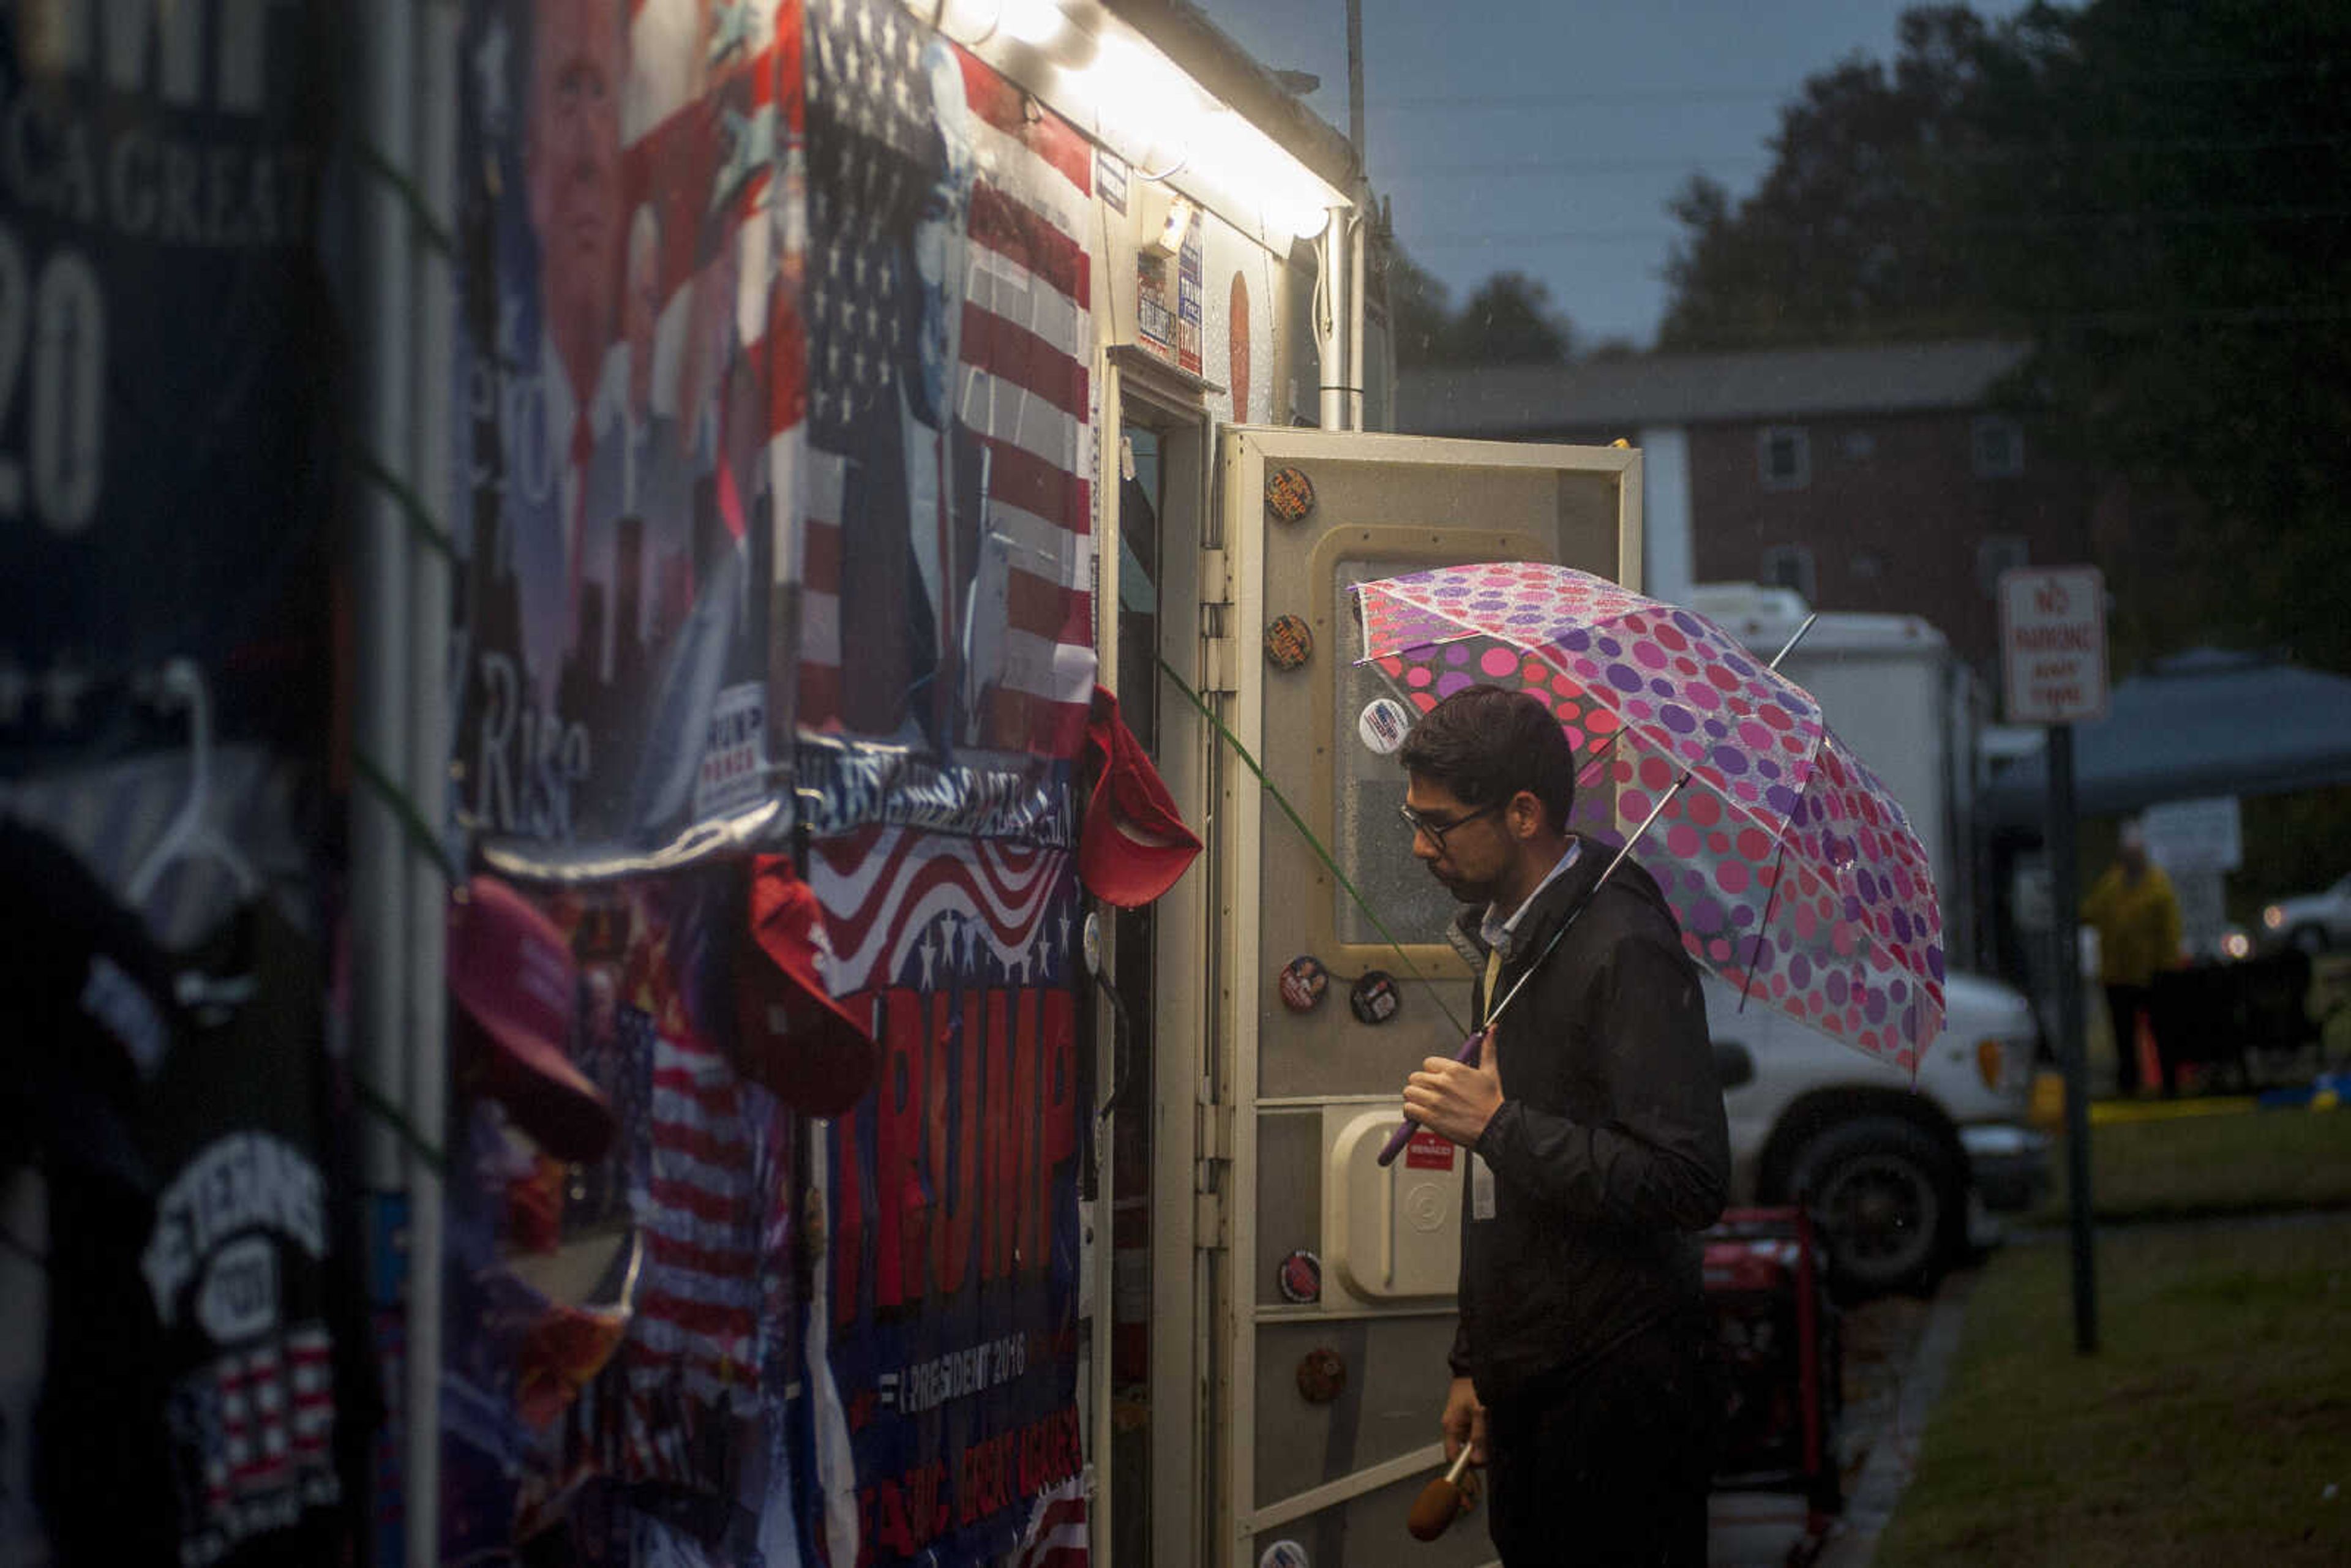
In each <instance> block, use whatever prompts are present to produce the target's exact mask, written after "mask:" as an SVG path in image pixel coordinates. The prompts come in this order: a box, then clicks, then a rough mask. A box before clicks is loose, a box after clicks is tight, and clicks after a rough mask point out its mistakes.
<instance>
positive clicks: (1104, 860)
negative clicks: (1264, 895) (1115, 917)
mask: <svg viewBox="0 0 2351 1568" xmlns="http://www.w3.org/2000/svg"><path fill="white" fill-rule="evenodd" d="M1086 744H1087V747H1088V748H1089V749H1088V756H1089V758H1090V759H1091V760H1092V764H1093V766H1094V768H1095V769H1096V773H1095V778H1094V789H1093V794H1092V798H1091V799H1089V800H1087V802H1086V814H1085V826H1084V829H1083V831H1082V833H1081V837H1080V838H1079V841H1078V874H1079V875H1080V876H1081V877H1082V878H1083V879H1084V881H1085V884H1086V891H1087V892H1089V893H1091V894H1093V895H1094V896H1095V897H1097V898H1100V899H1102V900H1103V901H1104V902H1105V903H1109V904H1117V905H1119V906H1120V907H1122V908H1126V909H1133V908H1136V907H1138V906H1140V905H1142V904H1149V903H1151V902H1152V901H1153V900H1154V899H1156V898H1158V897H1159V896H1160V895H1161V894H1165V892H1166V891H1167V890H1168V889H1169V888H1171V887H1173V886H1175V882H1176V879H1177V878H1179V877H1181V876H1182V875H1183V874H1184V873H1185V871H1186V868H1188V867H1189V866H1190V865H1191V863H1192V861H1193V859H1194V857H1196V855H1198V854H1199V852H1200V838H1199V835H1198V834H1196V833H1195V832H1194V831H1192V830H1191V829H1190V828H1188V827H1186V825H1185V822H1184V819H1183V817H1182V815H1181V814H1180V813H1178V812H1177V810H1175V797H1174V796H1172V795H1170V794H1169V793H1168V792H1167V786H1166V784H1165V782H1164V781H1162V780H1161V779H1160V777H1159V770H1158V769H1157V768H1154V767H1153V766H1152V765H1151V758H1150V756H1149V754H1147V753H1146V752H1145V751H1144V749H1143V744H1142V742H1140V741H1138V740H1136V739H1135V738H1134V732H1133V731H1131V730H1129V729H1128V728H1127V727H1126V723H1125V721H1124V720H1123V719H1121V718H1120V717H1119V715H1118V698H1117V697H1115V696H1113V695H1112V694H1111V693H1110V692H1108V691H1106V690H1104V689H1103V688H1102V687H1100V686H1096V687H1095V688H1094V711H1093V716H1092V719H1091V720H1089V721H1088V723H1087V726H1086Z"/></svg>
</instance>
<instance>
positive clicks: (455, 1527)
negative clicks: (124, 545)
mask: <svg viewBox="0 0 2351 1568" xmlns="http://www.w3.org/2000/svg"><path fill="white" fill-rule="evenodd" d="M744 874H745V873H744V869H743V868H741V867H739V866H732V865H725V864H717V865H711V866H707V867H705V868H702V869H699V870H695V871H690V872H681V873H671V874H668V875H664V876H659V877H641V878H631V879H626V880H622V881H617V882H611V883H598V884H595V885H592V886H587V887H573V888H557V889H533V890H531V891H530V893H529V895H528V900H527V904H526V908H527V910H528V923H529V924H530V925H531V927H532V929H531V933H530V936H531V946H533V947H534V948H538V947H541V946H544V947H549V948H553V949H556V950H558V951H559V952H560V954H561V955H562V960H556V959H555V958H554V957H553V956H552V955H551V954H550V955H549V956H548V957H547V958H546V959H543V960H534V961H533V962H532V963H530V964H527V965H524V966H518V967H517V968H516V969H515V970H514V971H513V972H512V976H511V978H510V981H509V983H510V984H512V985H514V986H515V987H516V988H518V989H528V988H531V986H532V984H533V980H532V977H533V976H534V975H535V974H538V973H539V972H541V970H542V969H543V968H547V967H551V966H552V965H553V964H554V963H556V962H559V961H568V963H569V967H570V968H571V973H572V979H571V982H570V984H569V986H568V987H566V988H562V994H563V995H564V996H565V997H567V998H572V1002H571V1005H570V1006H568V1007H566V1008H564V1009H561V1011H560V1012H559V1014H557V1015H552V1016H549V1017H548V1018H546V1019H543V1020H542V1021H543V1022H545V1023H546V1024H547V1025H548V1026H549V1029H550V1030H551V1031H553V1040H555V1041H559V1042H561V1045H560V1047H559V1049H560V1050H561V1051H564V1052H565V1055H566V1060H565V1067H566V1068H567V1070H568V1071H569V1072H570V1073H573V1074H576V1075H577V1076H578V1077H579V1078H580V1081H581V1082H583V1083H585V1084H586V1085H587V1086H588V1087H590V1089H592V1091H593V1092H594V1093H595V1095H596V1096H597V1097H598V1103H600V1104H601V1106H603V1107H604V1108H605V1111H606V1114H607V1115H608V1116H609V1118H610V1120H611V1128H612V1132H611V1136H610V1137H609V1138H608V1139H607V1140H605V1142H604V1144H603V1145H602V1146H601V1148H598V1147H594V1146H591V1145H586V1144H582V1143H579V1142H574V1141H571V1140H569V1139H567V1140H566V1141H565V1142H564V1143H563V1145H561V1146H560V1147H556V1146H550V1145H549V1143H548V1142H547V1141H546V1140H547V1137H548V1135H549V1134H550V1133H557V1132H560V1131H565V1130H567V1129H564V1128H561V1127H559V1126H557V1125H551V1124H549V1123H548V1122H546V1121H545V1120H544V1119H543V1118H542V1117H539V1116H537V1115H535V1114H534V1113H532V1112H531V1110H530V1109H529V1108H528V1102H529V1101H530V1100H532V1099H533V1098H537V1099H540V1100H543V1099H545V1098H547V1095H546V1094H545V1093H544V1092H540V1093H538V1094H536V1095H529V1094H517V1093H513V1092H506V1091H505V1090H504V1089H502V1088H501V1086H500V1080H499V1079H498V1078H497V1077H496V1076H495V1075H493V1074H490V1073H487V1072H483V1071H468V1069H467V1067H466V1064H465V1056H464V1055H463V1054H462V1053H461V1054H460V1056H459V1059H458V1062H457V1075H456V1079H455V1088H456V1091H457V1092H456V1096H455V1102H454V1104H453V1115H452V1123H451V1124H452V1128H453V1135H454V1136H455V1139H456V1141H457V1147H456V1149H455V1159H453V1161H452V1166H451V1176H450V1180H449V1185H448V1193H449V1198H448V1202H449V1213H450V1218H449V1220H448V1225H447V1235H448V1248H449V1257H450V1263H451V1267H450V1268H449V1270H448V1271H447V1278H448V1287H447V1288H448V1291H449V1299H448V1306H447V1311H446V1314H445V1316H446V1321H447V1322H448V1325H449V1329H448V1334H449V1340H448V1345H447V1355H446V1363H445V1365H444V1375H443V1390H444V1392H443V1410H442V1418H443V1428H444V1455H445V1456H446V1458H445V1462H444V1505H445V1506H444V1511H443V1514H442V1519H441V1534H440V1545H441V1551H442V1555H443V1557H444V1560H447V1561H457V1560H461V1559H463V1558H465V1557H467V1556H469V1555H472V1554H475V1553H488V1552H498V1551H504V1550H507V1549H509V1548H510V1546H511V1543H512V1542H516V1541H518V1540H522V1539H525V1538H527V1537H533V1536H539V1535H543V1534H545V1533H546V1532H549V1531H559V1532H561V1533H562V1534H563V1535H564V1536H566V1537H568V1538H569V1540H570V1541H572V1542H574V1543H575V1545H576V1546H577V1548H578V1549H579V1550H580V1552H581V1554H582V1555H583V1556H589V1557H591V1559H593V1560H611V1561H619V1562H631V1561H636V1560H638V1559H637V1558H636V1557H634V1556H632V1555H630V1553H631V1552H632V1551H633V1550H634V1549H632V1548H631V1547H629V1545H628V1542H630V1541H632V1540H634V1539H637V1538H639V1537H642V1536H643V1533H644V1531H646V1530H647V1529H648V1528H651V1527H652V1526H653V1524H654V1523H656V1522H658V1523H659V1524H660V1526H661V1528H663V1529H664V1530H667V1531H674V1532H677V1533H678V1535H679V1536H680V1539H681V1542H682V1545H681V1549H682V1550H684V1549H685V1548H686V1546H687V1545H690V1546H691V1551H692V1554H696V1555H698V1554H699V1553H701V1552H707V1551H709V1550H711V1549H713V1548H715V1547H716V1545H717V1544H718V1542H720V1541H721V1540H722V1539H723V1538H724V1537H725V1535H726V1532H727V1531H730V1530H734V1529H737V1528H741V1527H742V1526H741V1525H739V1524H738V1523H737V1522H736V1521H737V1520H738V1519H741V1518H758V1517H759V1516H760V1515H762V1514H764V1513H768V1512H769V1511H779V1512H780V1514H781V1515H782V1516H783V1517H786V1518H789V1507H790V1503H789V1486H783V1485H778V1484H777V1483H775V1482H770V1483H769V1485H768V1488H767V1489H766V1490H760V1489H758V1488H753V1489H750V1490H745V1482H744V1473H745V1472H744V1463H743V1461H744V1458H745V1456H747V1455H748V1454H753V1453H759V1454H773V1455H781V1454H782V1453H784V1452H785V1451H786V1449H787V1448H788V1431H789V1425H790V1421H789V1411H788V1403H789V1398H790V1390H791V1388H792V1386H793V1385H795V1384H796V1383H797V1382H798V1381H799V1376H800V1374H799V1369H798V1357H799V1347H800V1338H799V1304H800V1297H799V1292H798V1291H797V1289H796V1287H795V1285H794V1283H793V1281H795V1280H796V1279H798V1278H799V1270H798V1267H797V1262H796V1257H795V1253H796V1249H797V1246H798V1232H799V1203H800V1197H799V1191H800V1189H799V1184H798V1182H797V1181H796V1179H795V1177H794V1176H793V1172H794V1171H795V1169H796V1153H795V1151H796V1146H797V1145H796V1137H797V1133H796V1126H797V1123H796V1120H795V1118H794V1117H793V1115H792V1114H791V1113H790V1111H789V1108H788V1107H787V1106H786V1105H785V1103H783V1101H782V1100H781V1099H779V1098H778V1095H776V1094H775V1093H773V1092H770V1091H769V1090H768V1088H767V1087H766V1086H764V1085H763V1084H762V1083H760V1082H757V1081H755V1080H754V1079H753V1078H752V1077H751V1076H750V1075H749V1074H748V1073H747V1071H744V1069H743V1066H742V1063H744V1062H745V1061H747V1060H748V1059H749V1058H751V1057H754V1056H757V1055H758V1054H759V1051H758V1050H753V1051H747V1050H746V1045H745V1042H744V1041H743V1040H740V1039H739V1038H737V1027H738V1018H737V1012H736V1009H735V1008H734V1006H733V1005H732V1002H731V1000H730V998H734V997H737V996H740V995H741V994H742V993H743V991H744V990H745V989H746V988H747V977H746V976H745V974H744V970H745V968H746V967H747V966H748V965H749V964H750V963H752V962H753V961H754V960H755V959H758V961H761V962H765V961H767V960H766V959H765V958H764V957H763V956H762V955H761V953H760V951H759V949H758V948H756V947H754V946H752V945H751V944H748V943H746V942H745V941H743V940H742V931H743V921H744V915H745V908H746V894H745V890H744V886H743V879H744ZM481 880H482V879H476V890H475V895H474V902H475V903H476V904H479V903H481V902H484V901H483V900H482V898H481V894H480V892H479V890H478V889H479V883H480V881H481ZM511 918H513V919H514V921H515V923H516V924H517V925H522V924H524V923H525V916H524V915H519V914H517V915H514V916H512V917H511ZM465 967H468V966H466V965H465V963H463V962H461V960H460V957H459V956H458V955H456V954H455V953H453V958H452V966H451V973H452V977H453V993H454V991H455V977H456V976H458V975H459V974H460V973H462V972H464V970H465ZM460 1008H461V1009H465V1010H467V1011H470V1010H471V1009H469V1008H467V1007H466V1004H465V1003H463V1002H461V1003H460ZM575 1009H576V1010H575ZM765 1049H769V1047H768V1046H762V1047H761V1048H760V1050H765ZM539 1082H540V1083H541V1084H545V1083H549V1082H553V1080H552V1078H551V1077H549V1075H547V1074H545V1073H542V1074H541V1075H540V1077H539ZM656 1494H658V1495H660V1496H663V1497H666V1498H668V1499H669V1500H671V1502H670V1504H668V1505H664V1508H663V1509H662V1510H660V1511H659V1516H658V1521H656V1517H655V1515H654V1513H653V1512H648V1511H644V1508H643V1503H644V1500H645V1499H647V1498H648V1497H651V1496H653V1495H656ZM615 1551H618V1552H621V1553H622V1554H621V1555H619V1556H617V1557H609V1556H606V1555H602V1554H608V1553H611V1552H615Z"/></svg>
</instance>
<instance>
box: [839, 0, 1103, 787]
mask: <svg viewBox="0 0 2351 1568" xmlns="http://www.w3.org/2000/svg"><path fill="white" fill-rule="evenodd" d="M807 26H808V38H807V52H806V61H807V70H808V114H807V125H808V135H807V142H806V181H807V189H808V219H809V221H808V225H807V232H808V234H809V236H810V247H811V248H810V253H809V256H808V257H807V276H808V279H809V284H808V294H807V299H806V326H807V334H808V337H807V342H808V355H809V365H810V380H809V391H810V396H809V399H808V421H807V425H806V437H807V450H806V453H805V455H804V458H803V461H804V463H805V465H806V469H805V472H806V479H805V485H806V491H805V493H806V496H807V515H806V517H805V519H804V522H803V532H804V535H805V538H804V543H803V546H802V557H803V559H802V563H801V571H802V577H801V580H800V582H799V604H800V616H799V622H800V633H799V683H798V700H797V706H798V722H799V731H800V733H801V734H802V735H803V736H807V735H810V734H815V733H818V732H823V733H828V734H831V735H834V736H837V737H841V741H842V743H843V744H847V745H855V744H859V743H870V744H874V745H877V746H879V747H887V748H890V749H893V750H895V751H899V752H906V753H911V754H912V755H913V756H914V757H915V758H919V759H920V760H921V761H922V762H923V763H924V764H925V766H926V767H929V768H948V767H951V766H958V765H962V764H963V763H966V762H968V760H969V758H971V757H972V756H973V755H974V754H977V755H978V756H980V757H982V758H998V759H1001V758H1020V757H1026V758H1069V757H1071V756H1072V755H1074V754H1075V753H1076V752H1077V750H1078V748H1079V745H1080V742H1081V737H1082V736H1083V733H1084V729H1085V724H1086V718H1087V712H1088V707H1087V705H1088V701H1089V699H1090V697H1091V696H1092V691H1093V685H1094V681H1093V674H1094V654H1093V612H1092V577H1091V564H1092V559H1093V546H1092V537H1091V535H1092V528H1093V523H1092V515H1093V486H1092V472H1091V469H1092V454H1093V451H1094V447H1093V439H1094V431H1093V429H1092V423H1091V419H1090V413H1089V410H1090V407H1091V402H1090V388H1089V385H1088V371H1087V366H1088V365H1089V364H1090V363H1091V362H1092V356H1093V350H1094V326H1093V317H1092V300H1093V296H1092V286H1091V284H1090V283H1089V281H1088V279H1089V277H1092V276H1095V275H1094V274H1092V272H1091V268H1092V267H1098V266H1100V265H1102V263H1101V262H1100V261H1097V260H1094V259H1092V257H1091V256H1090V255H1089V242H1088V236H1089V235H1090V234H1091V233H1092V232H1093V231H1092V221H1091V220H1092V206H1091V204H1092V181H1093V152H1092V147H1091V145H1090V144H1089V143H1088V142H1087V141H1086V140H1085V138H1083V137H1082V136H1081V135H1080V134H1079V133H1078V132H1077V131H1076V130H1075V129H1074V128H1073V127H1071V125H1070V124H1069V123H1068V122H1067V121H1065V120H1061V118H1060V117H1059V116H1058V115H1056V114H1054V113H1053V112H1052V111H1051V110H1049V109H1046V108H1044V107H1043V106H1042V105H1041V104H1040V103H1039V101H1038V100H1037V99H1035V98H1033V97H1031V96H1029V94H1027V93H1025V92H1022V91H1021V90H1019V89H1018V88H1016V87H1014V86H1013V84H1011V83H1010V82H1008V81H1007V80H1006V79H1005V78H1002V77H999V76H998V75H997V74H996V73H995V72H994V71H993V70H991V69H990V68H988V67H987V66H986V65H984V64H982V63H981V62H980V61H979V60H978V59H977V58H975V57H972V56H970V55H968V54H966V53H964V52H962V51H961V50H959V49H958V48H956V47H955V46H954V45H953V44H952V43H950V42H949V41H948V40H947V39H946V37H942V36H940V35H937V34H935V33H932V32H930V31H929V30H928V29H926V28H925V27H924V26H923V25H922V23H921V22H920V21H918V20H917V19H915V18H914V16H910V15H908V14H907V12H906V10H905V9H904V7H903V6H901V5H896V4H894V3H887V4H885V3H883V0H841V3H839V4H829V5H821V6H810V7H809V8H808V21H807ZM1016 345H1017V348H1016ZM984 504H985V505H986V507H987V515H985V516H983V510H982V508H983V505H984ZM992 765H995V764H992ZM876 804H877V806H878V804H879V803H878V802H877V803H876ZM877 820H879V817H878V815H869V816H867V817H865V818H863V819H862V821H877ZM856 825H861V824H860V823H855V822H852V823H843V824H841V826H843V827H847V826H856Z"/></svg>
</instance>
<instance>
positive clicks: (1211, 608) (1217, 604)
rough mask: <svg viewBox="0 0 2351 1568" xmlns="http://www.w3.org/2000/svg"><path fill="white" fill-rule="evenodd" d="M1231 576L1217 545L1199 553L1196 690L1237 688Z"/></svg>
mask: <svg viewBox="0 0 2351 1568" xmlns="http://www.w3.org/2000/svg"><path fill="white" fill-rule="evenodd" d="M1232 606H1233V576H1232V566H1231V562H1230V559H1229V558H1228V557H1227V555H1226V553H1225V551H1224V549H1223V548H1222V547H1221V546H1213V545H1212V546H1210V547H1208V548H1207V549H1203V550H1202V551H1201V552H1200V689H1201V690H1202V691H1204V692H1234V691H1238V690H1239V689H1240V655H1239V649H1238V643H1236V641H1235V639H1234V636H1233V632H1232Z"/></svg>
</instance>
